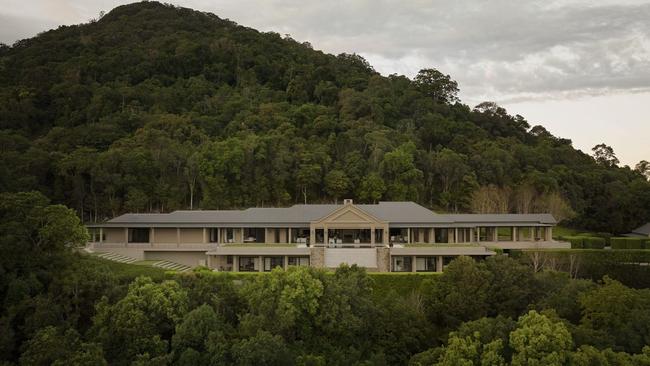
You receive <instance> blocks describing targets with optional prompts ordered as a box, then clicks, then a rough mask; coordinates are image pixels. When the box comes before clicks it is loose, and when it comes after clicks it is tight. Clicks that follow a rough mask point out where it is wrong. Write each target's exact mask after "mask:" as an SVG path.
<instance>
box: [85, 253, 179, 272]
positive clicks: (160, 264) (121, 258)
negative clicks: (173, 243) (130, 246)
mask: <svg viewBox="0 0 650 366" xmlns="http://www.w3.org/2000/svg"><path fill="white" fill-rule="evenodd" d="M86 252H87V253H89V254H91V255H94V256H97V257H99V258H102V259H106V260H109V261H113V262H118V263H126V264H134V263H135V262H140V261H139V260H137V259H135V258H131V257H128V256H126V255H122V254H117V253H112V252H93V251H92V250H86ZM147 265H148V264H147ZM150 265H151V266H152V267H157V268H162V269H165V270H168V271H177V272H187V271H189V270H191V269H192V267H190V266H186V265H184V264H179V263H174V262H170V261H166V260H160V261H155V262H154V263H151V264H150Z"/></svg>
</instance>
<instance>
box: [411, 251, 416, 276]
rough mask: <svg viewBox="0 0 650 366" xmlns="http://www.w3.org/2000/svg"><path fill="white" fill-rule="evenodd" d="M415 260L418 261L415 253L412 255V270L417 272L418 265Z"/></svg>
mask: <svg viewBox="0 0 650 366" xmlns="http://www.w3.org/2000/svg"><path fill="white" fill-rule="evenodd" d="M415 262H416V260H415V256H414V255H413V256H411V272H415V271H416V267H417V265H416V263H415Z"/></svg>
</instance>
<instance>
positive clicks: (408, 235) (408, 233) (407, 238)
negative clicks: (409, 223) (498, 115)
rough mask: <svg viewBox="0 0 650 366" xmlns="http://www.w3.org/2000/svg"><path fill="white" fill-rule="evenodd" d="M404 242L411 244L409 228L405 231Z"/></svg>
mask: <svg viewBox="0 0 650 366" xmlns="http://www.w3.org/2000/svg"><path fill="white" fill-rule="evenodd" d="M406 242H407V243H409V244H411V228H410V227H409V228H407V229H406Z"/></svg>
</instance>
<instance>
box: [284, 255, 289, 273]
mask: <svg viewBox="0 0 650 366" xmlns="http://www.w3.org/2000/svg"><path fill="white" fill-rule="evenodd" d="M282 267H283V268H284V270H285V271H286V270H287V268H289V256H287V255H285V256H284V261H283V262H282Z"/></svg>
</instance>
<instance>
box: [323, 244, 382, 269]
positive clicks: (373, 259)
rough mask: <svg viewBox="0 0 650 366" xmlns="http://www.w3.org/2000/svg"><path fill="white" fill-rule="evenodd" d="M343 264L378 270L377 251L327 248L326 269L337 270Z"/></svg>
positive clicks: (373, 249)
mask: <svg viewBox="0 0 650 366" xmlns="http://www.w3.org/2000/svg"><path fill="white" fill-rule="evenodd" d="M342 263H347V264H349V265H353V264H356V265H358V266H360V267H366V268H377V249H375V248H359V249H352V248H325V267H327V268H336V267H338V266H339V265H341V264H342Z"/></svg>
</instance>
